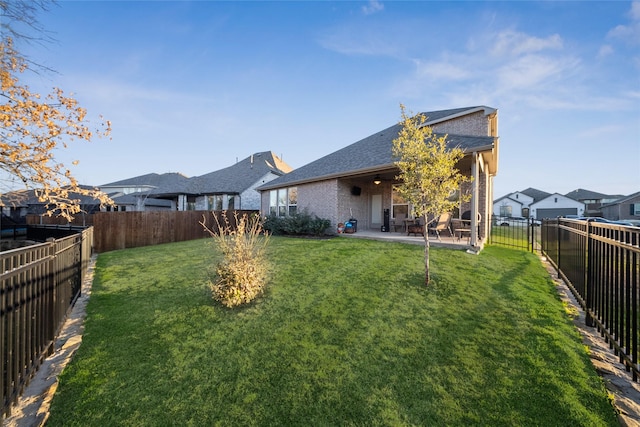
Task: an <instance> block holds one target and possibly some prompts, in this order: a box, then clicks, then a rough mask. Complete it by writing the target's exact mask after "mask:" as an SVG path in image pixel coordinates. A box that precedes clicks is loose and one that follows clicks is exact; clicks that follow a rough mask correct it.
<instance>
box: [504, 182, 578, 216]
mask: <svg viewBox="0 0 640 427" xmlns="http://www.w3.org/2000/svg"><path fill="white" fill-rule="evenodd" d="M493 212H494V214H495V215H497V216H501V217H516V216H517V217H525V218H535V219H544V218H556V217H559V216H562V215H581V216H582V215H584V204H583V203H581V202H578V201H576V200H573V199H571V198H569V197H566V196H563V195H561V194H557V193H555V194H551V193H547V192H545V191H541V190H538V189H535V188H527V189H526V190H522V191H516V192H515V193H510V194H507V195H506V196H503V197H501V198H499V199H497V200H495V201H494V202H493Z"/></svg>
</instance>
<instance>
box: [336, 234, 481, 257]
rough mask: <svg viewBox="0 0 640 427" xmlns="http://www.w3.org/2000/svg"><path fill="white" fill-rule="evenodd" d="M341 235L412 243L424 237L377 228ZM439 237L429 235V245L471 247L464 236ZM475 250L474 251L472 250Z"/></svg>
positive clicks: (452, 247) (450, 247) (453, 247)
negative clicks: (460, 237)
mask: <svg viewBox="0 0 640 427" xmlns="http://www.w3.org/2000/svg"><path fill="white" fill-rule="evenodd" d="M340 236H342V237H346V238H349V239H370V240H381V241H388V242H399V243H410V244H414V245H424V237H422V236H420V235H418V236H414V235H409V236H408V235H407V233H406V232H393V231H391V232H382V231H377V230H358V231H357V232H355V233H342V234H340ZM440 239H441V240H438V238H437V237H436V236H435V235H430V236H429V245H430V246H434V247H441V248H449V249H459V250H467V249H472V248H471V246H470V245H469V240H468V239H467V238H465V237H463V238H462V239H460V240H458V238H457V237H452V236H450V235H449V234H448V233H441V234H440ZM474 252H475V251H474Z"/></svg>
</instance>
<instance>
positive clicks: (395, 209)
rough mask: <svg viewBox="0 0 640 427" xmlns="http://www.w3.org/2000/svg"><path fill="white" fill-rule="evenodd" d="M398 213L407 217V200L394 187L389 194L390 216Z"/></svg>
mask: <svg viewBox="0 0 640 427" xmlns="http://www.w3.org/2000/svg"><path fill="white" fill-rule="evenodd" d="M398 215H404V217H405V218H409V202H407V201H406V200H405V199H404V197H402V196H401V195H400V193H398V192H397V191H396V188H395V187H394V188H393V191H392V194H391V217H392V218H397V217H398Z"/></svg>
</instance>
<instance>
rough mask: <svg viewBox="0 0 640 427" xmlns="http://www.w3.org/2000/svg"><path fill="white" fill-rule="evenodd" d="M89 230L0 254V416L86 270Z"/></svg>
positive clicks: (43, 352) (43, 350)
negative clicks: (0, 359)
mask: <svg viewBox="0 0 640 427" xmlns="http://www.w3.org/2000/svg"><path fill="white" fill-rule="evenodd" d="M92 247H93V229H92V228H89V229H86V230H84V231H82V232H80V233H76V234H74V235H71V236H67V237H62V238H59V239H54V240H51V241H48V242H46V243H41V244H37V245H32V246H28V247H25V248H20V249H14V250H10V251H6V252H2V253H0V268H1V269H2V270H1V271H0V355H2V361H3V363H2V370H1V372H0V374H1V375H0V400H1V402H2V411H3V415H8V414H9V413H10V411H11V405H12V404H14V403H15V401H16V400H17V398H18V396H19V395H20V393H22V391H23V390H24V387H25V386H26V385H27V384H28V382H29V380H30V379H31V377H32V376H33V374H34V373H35V371H36V370H37V369H38V368H39V367H40V365H41V364H42V362H43V361H44V359H45V358H46V357H47V356H48V355H50V354H51V353H52V351H53V346H54V340H55V338H56V336H57V335H58V333H59V331H60V328H61V326H62V324H63V322H64V320H65V318H66V316H67V314H68V312H69V310H70V308H71V306H72V304H73V303H74V302H75V300H76V299H77V297H78V296H79V295H80V289H81V286H82V278H83V277H84V275H85V274H86V272H87V269H88V267H89V263H90V258H91V252H92Z"/></svg>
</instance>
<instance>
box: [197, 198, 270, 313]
mask: <svg viewBox="0 0 640 427" xmlns="http://www.w3.org/2000/svg"><path fill="white" fill-rule="evenodd" d="M213 216H214V218H215V221H216V226H217V227H216V230H212V229H210V228H208V227H207V226H206V222H205V220H204V218H203V221H202V222H201V223H200V224H202V226H203V227H204V228H205V230H207V232H208V233H209V234H210V235H211V237H212V238H213V240H214V241H215V243H216V245H217V247H218V249H220V251H221V252H222V261H220V262H219V263H218V264H217V266H216V267H215V277H214V279H213V280H212V281H210V282H209V287H210V288H211V292H212V294H213V298H214V299H215V300H216V301H219V302H220V303H222V304H223V305H224V306H226V307H236V306H239V305H242V304H246V303H248V302H250V301H252V300H253V299H254V298H255V297H257V296H258V295H260V294H261V293H262V291H263V290H264V286H265V282H266V278H267V270H268V266H267V260H266V257H265V249H266V248H267V245H268V243H269V235H268V233H267V232H265V231H264V230H263V227H262V221H261V219H260V217H259V216H258V215H253V216H248V215H247V214H244V215H242V216H240V217H239V216H238V214H237V213H236V214H234V219H235V224H236V226H235V228H234V227H232V226H231V224H230V222H229V218H228V217H227V214H226V211H225V212H223V213H222V220H221V221H220V220H218V217H217V216H216V215H213Z"/></svg>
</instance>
